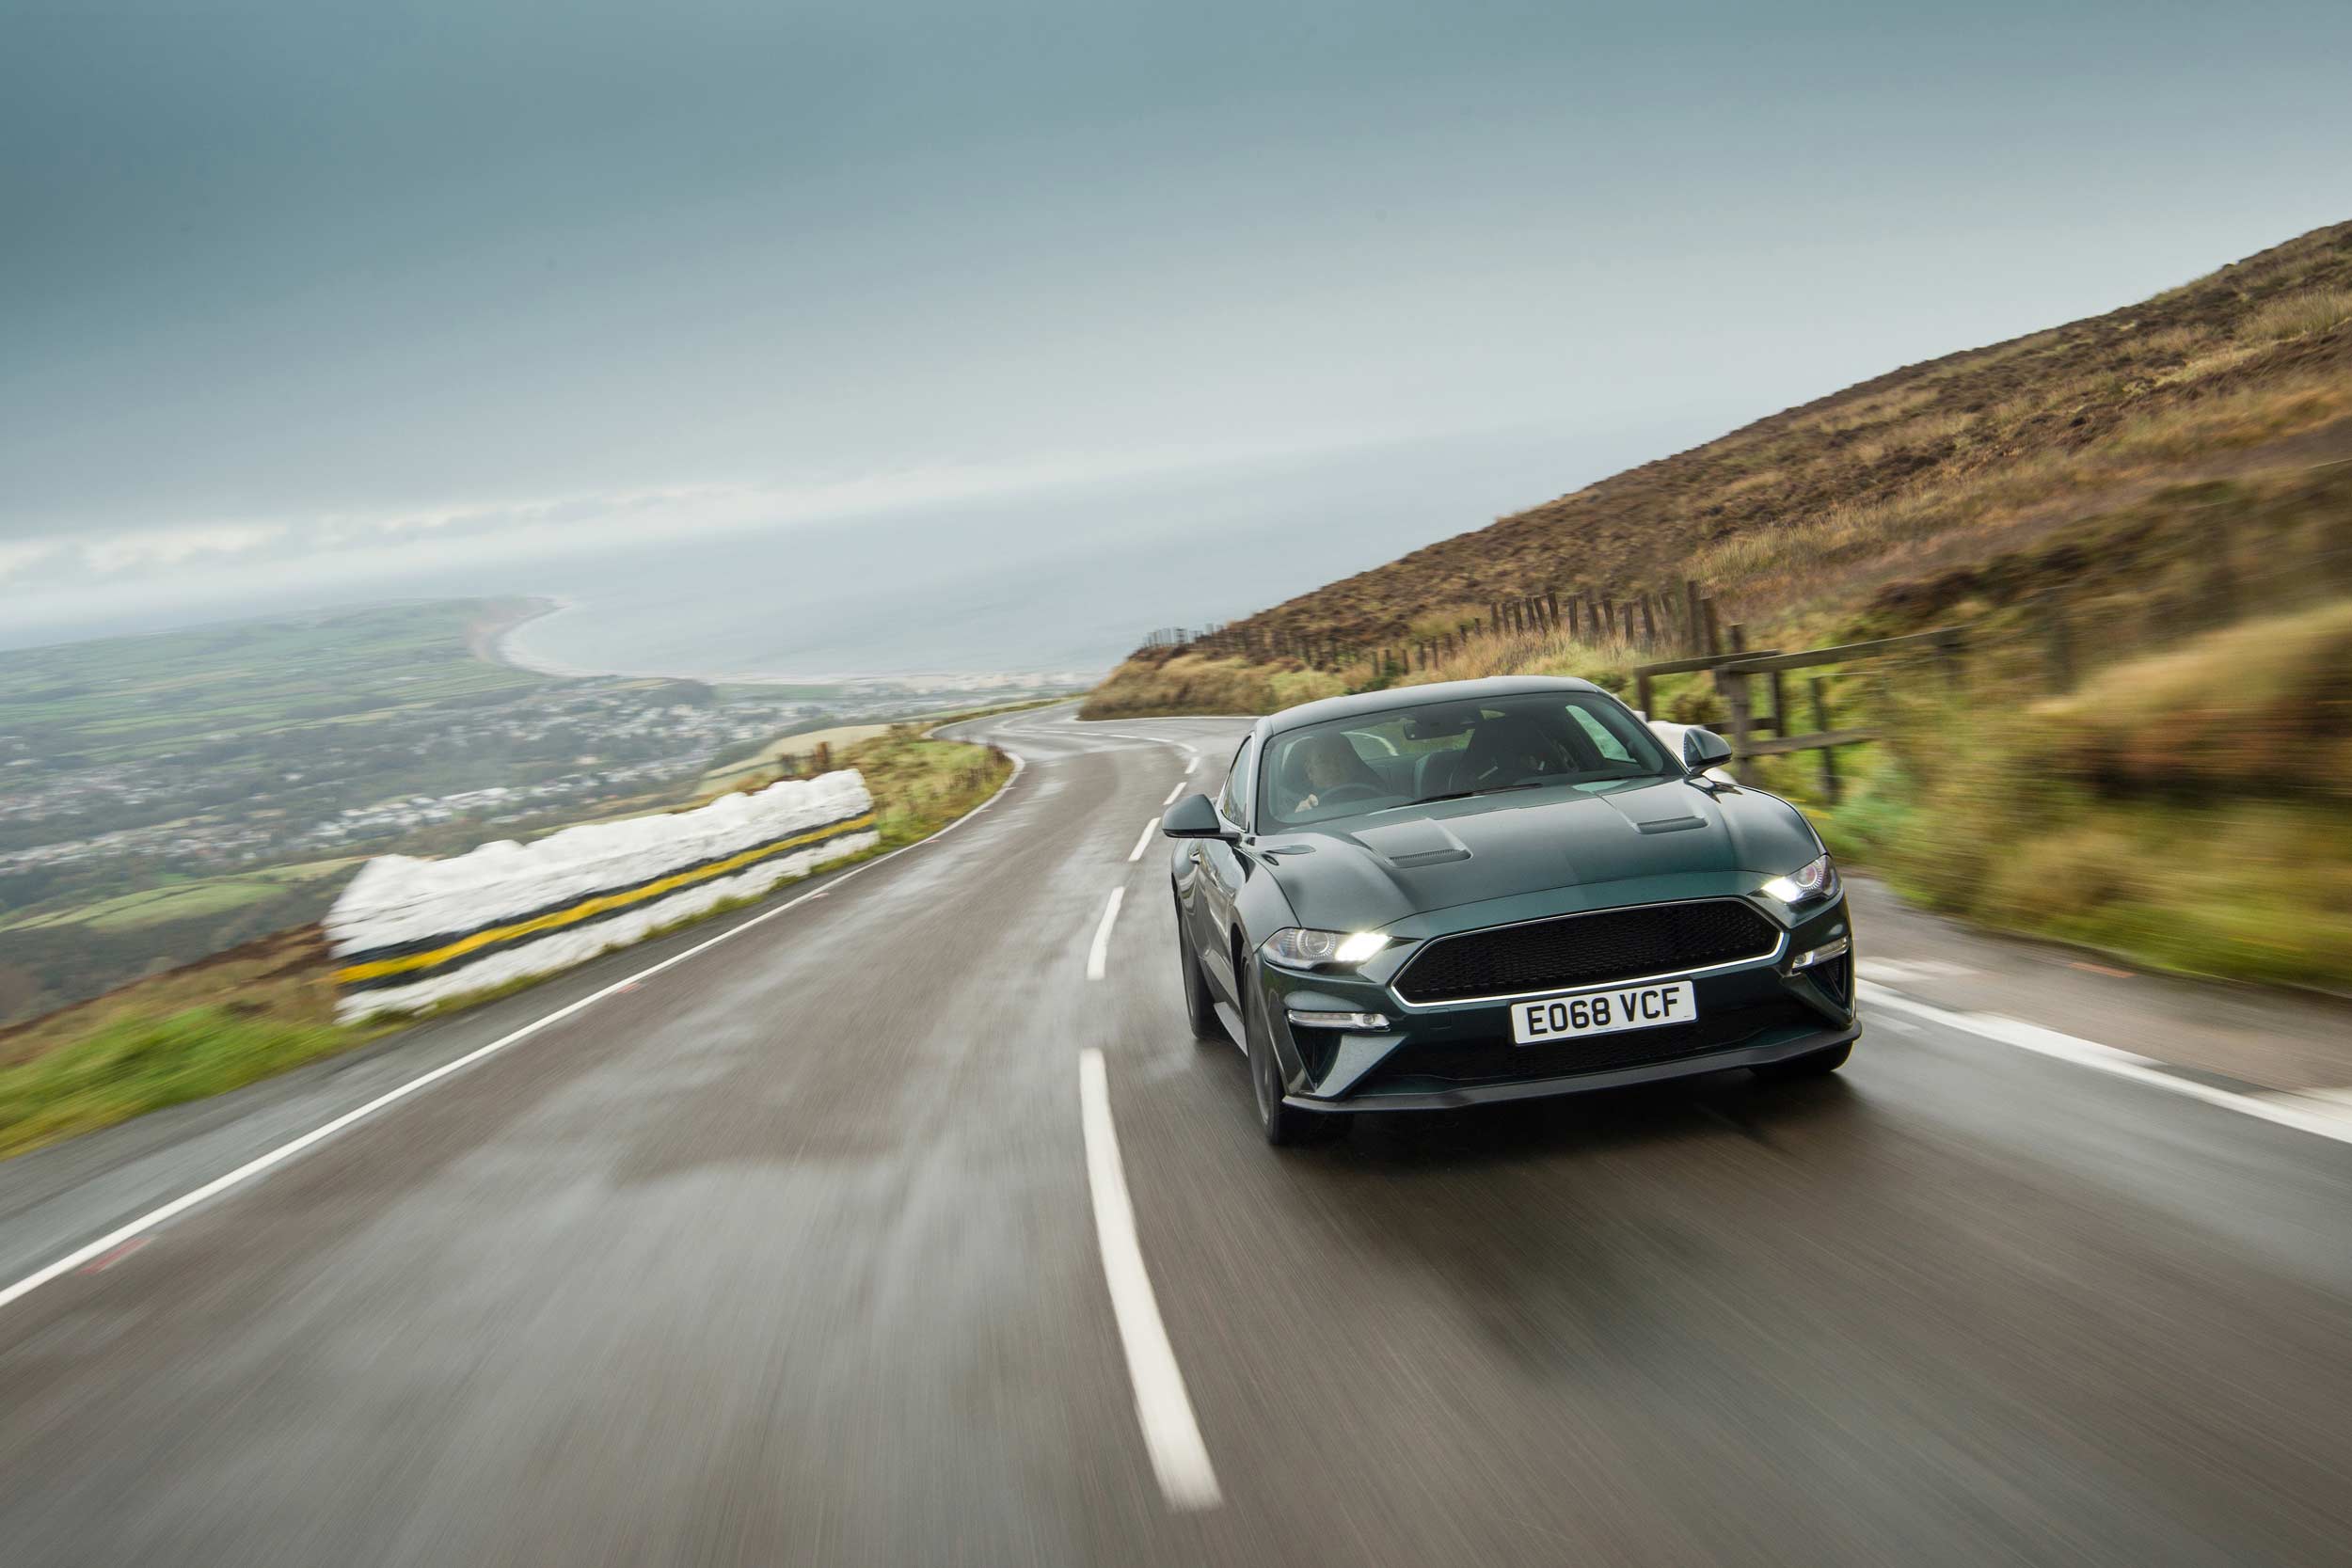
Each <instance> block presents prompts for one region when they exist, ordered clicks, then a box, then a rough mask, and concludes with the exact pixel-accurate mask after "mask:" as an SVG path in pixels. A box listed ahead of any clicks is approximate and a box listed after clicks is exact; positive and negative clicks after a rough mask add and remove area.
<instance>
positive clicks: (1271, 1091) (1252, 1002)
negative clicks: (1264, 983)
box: [1242, 980, 1339, 1148]
mask: <svg viewBox="0 0 2352 1568" xmlns="http://www.w3.org/2000/svg"><path fill="white" fill-rule="evenodd" d="M1242 1023H1243V1029H1242V1033H1243V1034H1244V1035H1246V1036H1247V1037H1248V1044H1247V1045H1246V1046H1245V1047H1244V1049H1245V1050H1246V1051H1247V1052H1248V1056H1249V1091H1250V1093H1251V1095H1252V1096H1254V1097H1255V1099H1256V1100H1257V1102H1258V1125H1259V1127H1260V1128H1261V1129H1262V1130H1263V1132H1264V1133H1265V1141H1266V1142H1268V1143H1270V1144H1273V1145H1275V1146H1276V1147H1278V1148H1291V1147H1295V1146H1297V1145H1299V1144H1306V1143H1314V1142H1317V1141H1318V1140H1320V1139H1323V1138H1327V1137H1329V1136H1330V1135H1331V1133H1332V1132H1334V1131H1336V1126H1335V1124H1336V1123H1337V1122H1338V1120H1339V1118H1338V1117H1331V1116H1326V1115H1324V1114H1323V1113H1322V1112H1319V1111H1302V1110H1300V1109H1299V1108H1298V1107H1297V1106H1295V1105H1287V1104H1284V1103H1283V1101H1282V1065H1281V1061H1280V1059H1279V1057H1277V1056H1276V1054H1275V1052H1274V1039H1273V1037H1272V1036H1271V1035H1270V1034H1268V1033H1267V1031H1266V1024H1265V1011H1264V1008H1263V1005H1262V1004H1260V1002H1259V1001H1258V997H1257V988H1256V987H1254V986H1251V985H1249V984H1248V981H1247V980H1245V981H1244V982H1243V987H1242Z"/></svg>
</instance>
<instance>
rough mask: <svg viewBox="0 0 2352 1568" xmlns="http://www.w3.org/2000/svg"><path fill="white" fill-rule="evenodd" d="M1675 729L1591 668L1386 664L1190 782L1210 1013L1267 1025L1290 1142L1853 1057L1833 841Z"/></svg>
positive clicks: (1261, 1063)
mask: <svg viewBox="0 0 2352 1568" xmlns="http://www.w3.org/2000/svg"><path fill="white" fill-rule="evenodd" d="M1672 733H1674V734H1675V735H1676V736H1677V741H1678V745H1677V746H1674V747H1670V746H1669V745H1667V744H1665V743H1663V742H1662V741H1661V738H1660V735H1659V733H1658V732H1657V731H1655V730H1653V729H1652V728H1651V727H1650V726H1649V725H1648V724H1646V723H1645V722H1644V721H1643V720H1642V718H1641V716H1640V715H1637V714H1636V713H1634V712H1633V711H1632V710H1631V709H1630V708H1629V707H1627V706H1626V705H1624V704H1623V703H1620V702H1619V701H1617V699H1616V698H1614V697H1613V696H1611V695H1610V694H1609V693H1608V692H1606V691H1604V690H1602V689H1600V688H1598V687H1597V686H1594V685H1592V684H1590V683H1589V682H1586V681H1581V680H1565V679H1544V678H1534V677H1527V678H1519V677H1511V678H1500V679H1494V680H1481V681H1455V682H1450V683H1446V684H1442V685H1434V686H1420V687H1411V688H1406V689H1401V690H1395V691H1378V692H1366V693H1363V694H1360V695H1357V696H1351V697H1335V698H1331V699H1329V700H1327V701H1324V702H1317V703H1308V704H1305V705H1301V706H1298V707H1294V708H1288V709H1285V710H1284V711H1282V712H1280V713H1277V714H1273V715H1271V716H1270V717H1267V718H1264V719H1261V720H1259V721H1258V722H1257V724H1256V726H1255V727H1254V728H1252V729H1251V731H1250V732H1249V736H1248V738H1247V739H1245V740H1244V741H1243V742H1242V743H1241V746H1240V749H1239V750H1238V751H1236V752H1234V754H1233V760H1232V767H1231V768H1230V769H1228V771H1227V773H1226V776H1225V780H1224V783H1223V784H1222V785H1221V786H1220V787H1219V788H1218V789H1217V792H1216V798H1215V799H1214V800H1213V799H1211V798H1210V797H1209V796H1207V795H1188V796H1186V797H1184V799H1183V800H1178V801H1176V802H1175V803H1174V804H1173V805H1171V806H1170V807H1169V808H1168V812H1167V814H1166V816H1164V817H1163V818H1162V819H1161V831H1162V832H1164V833H1165V834H1166V835H1167V836H1168V837H1169V838H1171V839H1174V840H1176V841H1178V842H1177V843H1176V845H1175V846H1174V850H1173V859H1172V863H1171V868H1170V869H1171V876H1172V879H1173V884H1174V894H1175V901H1176V929H1177V961H1178V964H1179V965H1180V967H1181V969H1182V971H1183V978H1184V1003H1185V1008H1186V1011H1187V1013H1188V1014H1189V1016H1190V1022H1191V1026H1192V1031H1193V1033H1194V1035H1195V1036H1196V1037H1199V1038H1200V1039H1203V1040H1221V1039H1229V1038H1230V1039H1231V1040H1232V1041H1233V1042H1234V1043H1236V1044H1238V1045H1239V1046H1240V1047H1241V1049H1242V1052H1243V1053H1244V1054H1245V1055H1246V1056H1247V1057H1248V1061H1249V1077H1250V1082H1251V1085H1252V1087H1253V1088H1254V1090H1255V1098H1256V1101H1257V1109H1258V1117H1259V1119H1260V1120H1261V1121H1262V1122H1263V1125H1264V1129H1265V1135H1266V1138H1267V1140H1268V1141H1269V1142H1272V1143H1277V1144H1288V1143H1297V1142H1302V1141H1305V1140H1306V1139H1308V1138H1310V1137H1311V1136H1313V1135H1314V1134H1316V1133H1318V1132H1326V1131H1328V1130H1330V1129H1331V1128H1332V1127H1334V1126H1337V1125H1340V1124H1341V1123H1342V1121H1343V1118H1342V1117H1340V1116H1339V1115H1338V1113H1343V1112H1361V1111H1404V1110H1429V1109H1438V1108H1446V1107H1454V1106H1464V1105H1473V1104H1479V1103H1482V1102H1486V1101H1506V1100H1519V1099H1525V1098H1528V1097H1530V1096H1535V1095H1551V1094H1561V1093H1567V1092H1572V1091H1578V1090H1585V1089H1597V1088H1606V1087H1613V1086H1616V1085H1626V1084H1636V1083H1646V1082H1650V1081H1653V1080H1658V1079H1665V1078H1674V1077H1679V1076H1682V1075H1685V1074H1692V1073H1700V1072H1713V1071H1718V1070H1721V1069H1726V1068H1747V1069H1752V1070H1753V1071H1754V1072H1755V1073H1756V1074H1757V1075H1758V1076H1761V1077H1765V1078H1790V1077H1802V1076H1806V1075H1810V1074H1815V1073H1823V1072H1831V1071H1835V1070H1836V1069H1837V1068H1839V1067H1841V1066H1843V1065H1844V1063H1845V1061H1846V1057H1847V1053H1848V1052H1849V1051H1850V1050H1851V1048H1852V1042H1853V1040H1854V1039H1855V1037H1857V1036H1858V1035H1859V1034H1860V1033H1861V1024H1860V1020H1859V1018H1858V1017H1857V1015H1856V1013H1855V1010H1854V992H1853V954H1852V930H1851V924H1850V922H1849V920H1848V916H1847V912H1846V900H1845V895H1844V890H1843V888H1842V887H1841V886H1840V884H1839V881H1838V877H1837V870H1836V865H1835V864H1834V863H1832V861H1831V859H1830V856H1829V854H1828V852H1827V851H1826V850H1825V849H1824V848H1823V847H1822V846H1821V841H1820V837H1819V836H1818V835H1817V834H1815V832H1814V831H1813V828H1812V826H1811V824H1809V823H1808V822H1806V821H1805V819H1804V816H1803V815H1802V814H1800V813H1799V812H1798V811H1797V809H1796V808H1795V807H1794V806H1791V805H1790V804H1788V802H1787V801H1786V800H1781V799H1780V798H1779V797H1777V796H1774V795H1768V794H1765V793H1764V792H1762V791H1760V790H1756V789H1750V788H1747V787H1745V786H1743V785H1740V784H1736V783H1733V782H1731V781H1730V780H1729V779H1728V777H1727V776H1726V775H1724V773H1722V772H1721V771H1719V765H1721V764H1723V763H1724V762H1727V761H1728V760H1729V759H1730V756H1731V749H1730V747H1729V746H1728V745H1726V744H1725V743H1724V740H1723V738H1722V737H1721V736H1716V735H1713V734H1711V733H1709V732H1708V731H1707V730H1704V729H1689V730H1675V731H1673V732H1672ZM1677 752H1678V754H1677Z"/></svg>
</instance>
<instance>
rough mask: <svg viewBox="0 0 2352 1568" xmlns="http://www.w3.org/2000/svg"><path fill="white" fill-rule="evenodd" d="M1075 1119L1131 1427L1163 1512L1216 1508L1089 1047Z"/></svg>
mask: <svg viewBox="0 0 2352 1568" xmlns="http://www.w3.org/2000/svg"><path fill="white" fill-rule="evenodd" d="M1078 1117H1079V1125H1080V1127H1081V1128H1082V1129H1083V1130H1084V1132H1085V1135H1086V1149H1087V1187H1088V1189H1089V1192H1090V1193H1091V1194H1092V1196H1093V1198H1094V1239H1095V1242H1096V1243H1097V1244H1098V1245H1099V1246H1100V1247H1101V1248H1102V1253H1103V1278H1104V1281H1105V1282H1106V1283H1107V1284H1108V1285H1109V1286H1110V1292H1111V1316H1112V1318H1113V1319H1114V1320H1115V1321H1116V1322H1117V1323H1118V1324H1119V1342H1120V1347H1121V1348H1122V1349H1123V1350H1125V1352H1126V1353H1127V1381H1128V1382H1129V1383H1130V1384H1132V1385H1133V1386H1134V1388H1135V1395H1136V1422H1137V1424H1139V1425H1140V1426H1141V1427H1142V1428H1143V1446H1144V1448H1145V1449H1146V1450H1147V1451H1148V1452H1149V1453H1150V1454H1151V1456H1152V1474H1154V1475H1155V1476H1157V1477H1158V1478H1159V1482H1160V1495H1161V1496H1162V1497H1166V1498H1167V1499H1168V1507H1170V1508H1173V1509H1179V1510H1185V1511H1190V1510H1197V1509H1208V1508H1215V1507H1216V1506H1217V1505H1218V1504H1219V1503H1220V1502H1222V1501H1223V1500H1224V1498H1223V1497H1222V1496H1220V1495H1219V1493H1218V1491H1217V1487H1216V1469H1215V1468H1214V1467H1213V1466H1212V1465H1210V1463H1209V1449H1208V1445H1207V1444H1205V1443H1203V1442H1202V1441H1201V1440H1200V1424H1199V1423H1198V1422H1196V1421H1195V1420H1194V1419H1193V1416H1192V1399H1191V1397H1190V1396H1189V1395H1187V1394H1186V1393H1185V1392H1184V1372H1183V1370H1181V1369H1180V1368H1179V1367H1178V1366H1177V1365H1176V1351H1175V1347H1173V1346H1172V1345H1170V1344H1169V1343H1168V1325H1167V1324H1166V1323H1162V1322H1161V1321H1160V1304H1159V1301H1158V1299H1157V1298H1155V1297H1154V1296H1153V1295H1152V1275H1151V1272H1150V1271H1149V1270H1147V1269H1146V1268H1145V1267H1144V1266H1143V1248H1142V1246H1141V1244H1140V1243H1138V1242H1137V1241H1136V1211H1135V1205H1134V1204H1133V1203H1132V1202H1130V1201H1129V1199H1128V1196H1127V1173H1126V1170H1125V1168H1124V1167H1123V1166H1122V1165H1121V1164H1120V1159H1119V1129H1118V1127H1117V1126H1116V1125H1115V1124H1114V1123H1113V1122H1112V1120H1111V1095H1110V1081H1109V1078H1108V1077H1107V1075H1106V1074H1105V1072H1104V1066H1103V1053H1101V1052H1100V1051H1097V1050H1094V1049H1092V1048H1091V1047H1089V1048H1088V1049H1087V1050H1084V1051H1081V1052H1079V1053H1078Z"/></svg>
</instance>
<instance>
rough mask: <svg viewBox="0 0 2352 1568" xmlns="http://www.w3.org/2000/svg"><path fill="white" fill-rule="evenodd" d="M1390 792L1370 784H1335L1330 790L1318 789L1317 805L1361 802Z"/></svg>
mask: <svg viewBox="0 0 2352 1568" xmlns="http://www.w3.org/2000/svg"><path fill="white" fill-rule="evenodd" d="M1387 793H1388V791H1387V790H1385V789H1382V788H1381V787H1380V786H1379V785H1378V784H1363V783H1361V782H1357V783H1351V784H1333V785H1332V786H1331V787H1330V788H1328V789H1318V790H1316V791H1315V804H1317V805H1319V806H1327V805H1331V804H1333V803H1334V802H1336V801H1340V800H1364V799H1366V798H1369V797H1374V796H1380V795H1386V794H1387Z"/></svg>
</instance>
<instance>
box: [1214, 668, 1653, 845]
mask: <svg viewBox="0 0 2352 1568" xmlns="http://www.w3.org/2000/svg"><path fill="white" fill-rule="evenodd" d="M1261 768H1262V771H1261V773H1260V775H1259V779H1260V783H1259V790H1258V800H1259V816H1261V817H1262V818H1263V819H1264V821H1265V822H1267V823H1269V824H1271V825H1274V826H1278V827H1286V828H1295V827H1300V826H1303V825H1305V824H1307V823H1311V822H1324V821H1329V820H1331V819H1333V818H1335V817H1342V816H1364V815H1367V814H1369V813H1373V812H1381V811H1393V810H1396V809H1397V808H1399V807H1403V806H1410V805H1418V804H1422V803H1424V802H1426V801H1430V800H1456V799H1460V798H1463V797H1466V796H1470V795H1484V794H1490V793H1500V792H1502V791H1503V790H1521V789H1523V790H1529V791H1534V790H1539V789H1581V790H1584V791H1587V792H1595V791H1603V790H1609V789H1616V788H1622V787H1624V786H1625V785H1626V784H1633V783H1646V782H1649V781H1651V780H1656V779H1661V778H1680V777H1681V776H1682V768H1680V767H1678V766H1677V764H1676V763H1675V762H1673V761H1672V760H1671V759H1670V758H1669V757H1668V756H1667V754H1666V752H1665V750H1664V748H1662V747H1661V746H1660V745H1659V743H1658V741H1657V738H1656V737H1655V736H1652V735H1651V734H1650V733H1649V729H1648V727H1647V726H1646V725H1645V724H1643V722H1642V721H1640V720H1638V719H1636V718H1634V716H1633V714H1632V712H1631V711H1630V710H1629V709H1628V708H1627V707H1626V706H1625V705H1623V704H1621V703H1618V702H1616V701H1614V700H1613V699H1611V698H1609V697H1605V696H1602V695H1600V694H1599V693H1597V692H1588V691H1530V692H1520V693H1517V694H1514V695H1511V696H1507V697H1485V698H1477V699H1470V700H1455V701H1453V702H1438V703H1424V704H1420V705H1405V704H1399V705H1397V706H1396V707H1394V708H1391V709H1386V710H1383V711H1381V712H1377V713H1368V714H1363V715H1360V716H1359V717H1357V718H1353V719H1334V720H1331V721H1328V722H1327V723H1322V724H1310V725H1307V726H1305V727H1303V728H1300V729H1295V730H1285V731H1282V732H1281V733H1279V734H1278V735H1276V736H1273V737H1271V738H1270V739H1269V740H1268V741H1267V742H1266V746H1265V756H1264V761H1263V764H1262V765H1261Z"/></svg>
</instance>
